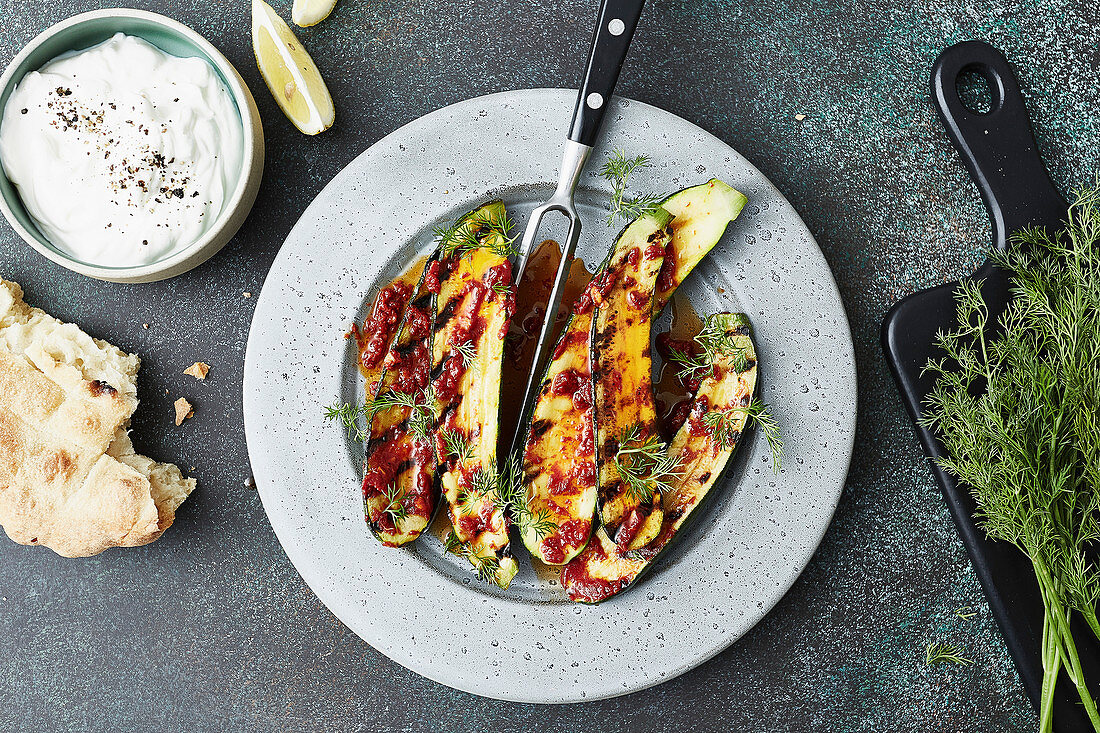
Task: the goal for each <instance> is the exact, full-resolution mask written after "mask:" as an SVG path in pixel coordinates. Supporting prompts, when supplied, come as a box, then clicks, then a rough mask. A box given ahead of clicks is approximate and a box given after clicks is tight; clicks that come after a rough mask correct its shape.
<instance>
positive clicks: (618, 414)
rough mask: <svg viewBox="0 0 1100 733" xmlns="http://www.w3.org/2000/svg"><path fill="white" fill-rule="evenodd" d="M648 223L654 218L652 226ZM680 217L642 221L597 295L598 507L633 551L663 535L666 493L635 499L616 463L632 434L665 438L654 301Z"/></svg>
mask: <svg viewBox="0 0 1100 733" xmlns="http://www.w3.org/2000/svg"><path fill="white" fill-rule="evenodd" d="M646 219H649V221H648V222H646ZM670 221H672V214H670V213H669V212H667V211H665V210H664V209H661V208H657V209H656V210H654V211H653V212H651V213H650V214H645V215H643V216H642V217H639V223H641V222H645V223H647V225H648V226H647V227H646V228H645V229H640V230H639V232H638V233H640V234H643V235H644V238H643V237H639V236H635V237H629V236H623V237H620V238H619V240H618V242H616V246H615V253H614V254H613V255H612V258H611V264H610V265H609V266H608V268H607V270H606V271H605V272H604V273H603V275H602V276H601V277H600V281H601V282H599V283H598V284H597V287H596V289H595V293H594V300H595V313H594V314H593V319H592V331H591V340H590V342H589V350H590V356H589V359H590V361H591V364H592V384H593V400H592V402H593V406H594V408H595V409H594V410H593V422H594V423H595V435H596V481H597V489H596V505H597V509H598V512H599V518H600V525H601V526H602V527H603V528H604V530H605V531H606V532H607V534H608V535H609V536H611V537H614V538H615V541H616V542H618V543H620V544H621V545H622V546H623V547H625V548H628V549H632V550H633V549H637V548H639V547H642V546H644V545H646V544H648V543H649V542H650V541H651V540H652V539H653V538H654V537H656V536H657V532H658V531H659V530H660V528H661V517H662V513H663V510H662V507H661V501H660V498H661V497H660V493H659V492H657V491H654V492H653V493H652V494H651V495H650V497H649V498H648V500H647V499H645V498H644V497H639V496H635V495H633V494H632V492H631V491H630V489H629V487H628V486H627V485H626V484H625V483H624V482H623V481H622V480H621V479H620V477H619V471H618V469H617V468H616V467H615V458H616V454H617V453H618V450H619V447H620V443H619V441H620V439H621V437H622V435H623V433H624V431H626V430H627V429H629V428H631V427H636V428H638V429H639V430H640V433H641V434H640V439H641V440H643V441H644V440H646V439H648V438H651V437H654V436H656V434H657V407H656V403H655V401H654V398H653V360H652V356H651V353H650V350H651V349H650V345H651V343H652V333H651V331H652V326H653V299H654V290H655V289H656V287H657V276H658V275H659V274H660V272H661V265H662V263H663V262H664V258H665V249H666V246H667V244H668V241H669V239H670V238H671V236H672V229H671V227H670V226H669V222H670Z"/></svg>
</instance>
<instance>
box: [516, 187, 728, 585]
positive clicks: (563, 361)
mask: <svg viewBox="0 0 1100 733" xmlns="http://www.w3.org/2000/svg"><path fill="white" fill-rule="evenodd" d="M661 206H662V208H664V209H665V210H666V211H668V212H669V213H671V214H674V215H675V216H676V218H675V219H673V220H672V224H671V226H672V238H671V240H670V241H669V243H668V246H667V248H666V252H665V259H664V262H663V263H662V266H661V272H660V274H659V275H658V277H657V289H656V293H655V295H654V302H653V314H654V316H656V315H657V314H658V313H660V311H661V310H662V309H663V308H664V306H665V305H667V304H668V302H669V300H671V298H672V295H673V293H674V292H675V291H676V288H677V287H679V285H680V284H681V283H682V282H683V281H684V279H686V278H687V276H688V275H689V274H690V273H691V271H692V269H693V268H694V267H695V265H697V264H698V263H699V261H700V260H702V259H703V257H705V256H706V255H707V253H708V252H710V251H711V249H713V248H714V246H715V245H716V244H717V243H718V241H719V240H720V239H721V238H722V234H723V233H724V232H725V230H726V227H727V226H728V225H729V223H730V222H732V221H733V220H734V219H735V218H737V215H738V214H739V213H740V212H741V210H742V209H743V208H744V206H745V197H744V196H743V195H741V194H740V193H738V192H737V191H735V190H734V189H732V188H730V187H729V186H728V185H726V184H725V183H723V182H722V181H719V180H717V179H714V180H711V181H708V182H707V183H704V184H701V185H698V186H691V187H690V188H685V189H683V190H681V191H677V192H676V193H674V194H672V195H671V196H669V197H668V198H667V199H665V200H664V201H663V202H662V204H661ZM633 226H634V224H633V223H632V224H631V225H629V226H628V227H627V228H626V229H624V230H623V232H622V233H620V235H619V237H620V238H621V237H623V236H625V235H626V234H627V233H628V232H629V231H631V227H633ZM647 237H648V234H646V235H645V236H642V237H641V238H642V239H645V238H647ZM616 249H617V246H616V245H612V247H611V253H614V252H615V250H616ZM610 256H611V254H610V253H609V255H608V258H610ZM607 262H608V260H605V261H604V263H603V264H602V265H601V266H600V267H599V268H598V269H597V270H596V275H595V276H594V277H593V281H595V280H597V279H598V277H599V276H600V274H602V272H603V271H604V269H605V268H606V266H607ZM592 287H593V283H590V284H589V289H591V288H592ZM591 326H592V295H591V293H590V292H588V291H585V293H583V294H582V295H581V297H580V299H579V300H578V303H577V304H576V306H575V307H574V309H573V314H572V316H571V318H570V319H569V322H568V323H567V324H566V327H565V329H564V330H563V332H562V335H561V337H560V338H559V341H558V344H557V347H556V349H555V351H554V355H553V359H552V360H551V362H550V364H549V365H548V367H547V370H546V374H545V375H544V377H543V381H542V384H541V387H540V393H539V397H538V401H537V403H536V405H535V408H534V410H533V412H532V414H531V416H530V418H529V419H528V427H527V440H526V444H525V446H524V453H523V470H524V498H525V500H526V509H527V511H526V513H525V515H524V516H526V517H529V518H540V517H541V518H546V519H548V520H549V522H550V524H549V525H547V524H545V523H543V524H542V526H541V527H540V526H539V525H538V524H536V523H534V522H531V523H529V524H527V525H524V524H522V523H521V526H520V534H521V536H522V538H523V543H524V544H525V545H526V546H527V549H528V550H529V551H530V552H531V554H532V555H534V556H535V557H537V558H538V559H540V560H541V561H542V562H545V563H547V564H550V565H561V564H564V563H567V562H569V561H570V560H572V559H573V558H574V557H576V555H577V554H578V553H579V552H580V551H581V550H582V549H583V548H584V546H585V544H586V543H587V542H588V538H589V536H590V534H591V529H592V517H593V515H594V513H595V505H596V467H595V436H594V434H593V423H592V370H591V366H590V364H589V353H588V352H589V349H588V346H589V332H590V330H591ZM539 530H541V531H539Z"/></svg>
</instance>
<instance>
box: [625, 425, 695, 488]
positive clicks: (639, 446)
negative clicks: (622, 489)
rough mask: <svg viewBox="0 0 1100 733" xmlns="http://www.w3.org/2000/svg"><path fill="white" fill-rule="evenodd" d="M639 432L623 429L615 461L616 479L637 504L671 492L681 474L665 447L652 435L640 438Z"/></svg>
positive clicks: (635, 428)
mask: <svg viewBox="0 0 1100 733" xmlns="http://www.w3.org/2000/svg"><path fill="white" fill-rule="evenodd" d="M642 432H643V431H642V426H641V425H638V424H634V425H631V426H629V427H627V428H624V429H623V432H622V433H621V434H620V435H619V449H618V451H617V452H616V453H615V461H614V462H615V470H616V471H618V473H619V478H620V479H621V480H622V482H623V483H624V484H625V485H626V487H627V490H628V491H629V492H630V496H631V498H632V499H633V500H634V501H636V502H639V503H643V502H646V501H649V500H650V499H651V498H653V495H654V494H658V493H660V494H663V493H665V492H667V491H671V490H672V482H673V481H674V480H675V479H676V478H677V477H678V476H679V475H680V473H681V470H680V460H679V458H678V457H676V456H670V455H669V454H668V445H666V444H665V443H662V442H661V441H660V440H658V439H657V437H656V436H654V435H647V436H645V437H644V438H643V435H642Z"/></svg>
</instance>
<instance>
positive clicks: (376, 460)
mask: <svg viewBox="0 0 1100 733" xmlns="http://www.w3.org/2000/svg"><path fill="white" fill-rule="evenodd" d="M437 255H438V253H435V254H433V255H431V256H430V257H429V258H428V260H427V261H426V262H425V266H424V268H423V269H422V270H421V273H420V276H419V278H418V281H417V284H416V288H415V290H414V294H415V297H413V298H412V300H411V301H410V302H409V303H408V304H407V305H406V307H405V313H404V316H403V317H402V319H401V323H400V325H399V326H398V329H397V334H396V337H395V338H394V340H393V343H392V344H391V345H390V347H389V349H388V351H387V353H386V357H385V359H384V360H383V361H382V365H381V372H380V374H379V376H378V379H377V383H376V386H375V388H374V390H373V391H372V392H371V395H370V396H371V399H374V398H377V397H378V396H380V395H382V394H385V393H387V392H401V393H404V394H417V393H420V392H422V391H423V390H424V388H425V387H427V386H428V367H429V363H430V358H431V354H430V342H431V314H432V313H433V312H434V311H435V293H433V292H431V291H430V290H428V289H427V288H426V287H425V286H424V273H425V271H426V269H427V267H428V266H430V264H431V263H432V262H434V261H435V259H436V257H437ZM409 413H410V409H409V408H408V407H404V406H393V407H388V408H384V409H381V410H378V411H377V412H375V413H374V415H373V416H372V418H371V424H370V427H369V436H370V437H369V439H368V441H367V443H366V445H365V446H364V459H363V483H362V491H363V511H364V515H365V518H366V520H367V526H368V527H369V528H370V530H371V533H372V534H373V535H374V536H375V537H376V538H377V539H378V541H379V542H381V543H382V544H384V545H387V546H390V547H398V546H400V545H404V544H407V543H409V542H412V541H413V540H415V539H416V538H417V537H419V536H420V534H421V532H423V531H424V530H425V529H426V528H427V527H428V525H429V523H430V522H431V519H432V516H433V515H434V514H435V509H436V507H437V505H438V491H436V490H435V489H434V486H433V484H434V480H433V478H434V474H435V465H436V457H435V449H434V445H433V441H432V440H431V439H428V440H423V439H421V438H418V437H417V436H415V435H413V434H412V433H411V432H410V430H409V425H408V419H409ZM387 487H395V488H396V490H397V501H399V502H400V503H401V505H402V507H403V508H404V512H405V513H406V514H407V516H404V517H402V516H396V517H395V516H394V515H392V514H389V513H387V512H386V509H387V508H388V507H389V504H390V502H389V499H387V498H386V497H385V496H384V494H383V492H384V491H385V490H386V489H387Z"/></svg>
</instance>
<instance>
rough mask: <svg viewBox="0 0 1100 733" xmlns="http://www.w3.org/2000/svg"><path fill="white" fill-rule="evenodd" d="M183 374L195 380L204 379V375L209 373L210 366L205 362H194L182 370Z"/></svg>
mask: <svg viewBox="0 0 1100 733" xmlns="http://www.w3.org/2000/svg"><path fill="white" fill-rule="evenodd" d="M183 373H184V374H187V375H188V376H192V377H194V378H195V379H206V375H207V374H209V373H210V365H209V364H207V363H206V362H205V361H196V362H195V363H194V364H192V365H191V366H189V367H187V368H186V369H184V370H183Z"/></svg>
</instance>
